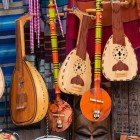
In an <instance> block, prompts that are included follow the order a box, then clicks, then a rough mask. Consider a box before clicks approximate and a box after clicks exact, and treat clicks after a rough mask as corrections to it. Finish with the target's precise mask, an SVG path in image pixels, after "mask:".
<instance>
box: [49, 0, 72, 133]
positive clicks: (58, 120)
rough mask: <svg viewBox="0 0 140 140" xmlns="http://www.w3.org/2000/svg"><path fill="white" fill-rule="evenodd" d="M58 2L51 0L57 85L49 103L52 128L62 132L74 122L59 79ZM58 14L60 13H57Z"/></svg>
mask: <svg viewBox="0 0 140 140" xmlns="http://www.w3.org/2000/svg"><path fill="white" fill-rule="evenodd" d="M55 6H56V3H55V4H54V0H49V23H50V33H51V47H52V59H53V73H54V86H55V95H56V97H55V100H54V101H52V102H50V104H49V111H48V114H49V120H50V128H51V130H52V131H55V132H62V131H64V130H66V129H67V128H68V127H69V126H70V124H71V122H72V109H71V107H70V105H69V104H68V103H67V102H65V101H64V100H62V99H61V97H60V96H61V95H60V94H61V91H60V89H59V87H58V83H57V79H58V72H59V61H58V43H57V31H56V23H55V21H56V9H55ZM57 15H58V13H57Z"/></svg>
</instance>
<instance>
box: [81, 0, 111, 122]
mask: <svg viewBox="0 0 140 140" xmlns="http://www.w3.org/2000/svg"><path fill="white" fill-rule="evenodd" d="M101 2H102V1H101V0H96V24H95V58H94V61H95V62H94V88H93V89H91V90H88V91H86V92H85V93H84V94H83V95H82V98H81V101H80V108H81V112H82V114H83V115H84V116H85V117H86V118H87V119H88V120H90V121H92V122H100V121H103V120H104V119H106V118H107V117H108V115H109V113H110V111H111V99H110V96H109V95H108V93H107V92H106V91H105V90H104V89H102V88H101V87H100V84H101V39H102V11H101Z"/></svg>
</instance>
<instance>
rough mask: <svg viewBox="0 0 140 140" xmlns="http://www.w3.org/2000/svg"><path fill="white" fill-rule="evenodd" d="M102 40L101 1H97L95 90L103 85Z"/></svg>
mask: <svg viewBox="0 0 140 140" xmlns="http://www.w3.org/2000/svg"><path fill="white" fill-rule="evenodd" d="M101 39H102V11H101V0H96V24H95V58H94V61H95V62H94V88H95V89H100V84H101Z"/></svg>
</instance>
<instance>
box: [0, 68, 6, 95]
mask: <svg viewBox="0 0 140 140" xmlns="http://www.w3.org/2000/svg"><path fill="white" fill-rule="evenodd" d="M4 89H5V81H4V75H3V72H2V69H1V68H0V98H1V97H2V95H3V93H4Z"/></svg>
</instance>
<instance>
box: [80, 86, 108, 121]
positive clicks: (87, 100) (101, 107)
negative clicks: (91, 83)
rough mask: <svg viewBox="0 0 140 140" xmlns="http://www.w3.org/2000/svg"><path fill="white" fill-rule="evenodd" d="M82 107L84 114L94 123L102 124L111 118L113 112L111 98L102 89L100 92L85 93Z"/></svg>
mask: <svg viewBox="0 0 140 140" xmlns="http://www.w3.org/2000/svg"><path fill="white" fill-rule="evenodd" d="M93 99H94V101H93ZM98 101H100V102H98ZM80 107H81V110H82V114H83V115H84V116H85V117H86V118H87V119H88V120H90V121H92V122H100V121H103V120H104V119H105V118H107V117H108V116H109V113H110V111H111V98H110V97H109V95H108V93H107V92H106V91H105V90H104V89H102V88H101V89H100V91H96V90H95V89H91V90H90V91H87V92H85V93H84V95H83V96H82V98H81V102H80ZM96 110H97V111H100V112H99V118H98V112H97V113H96ZM96 114H97V117H96Z"/></svg>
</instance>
